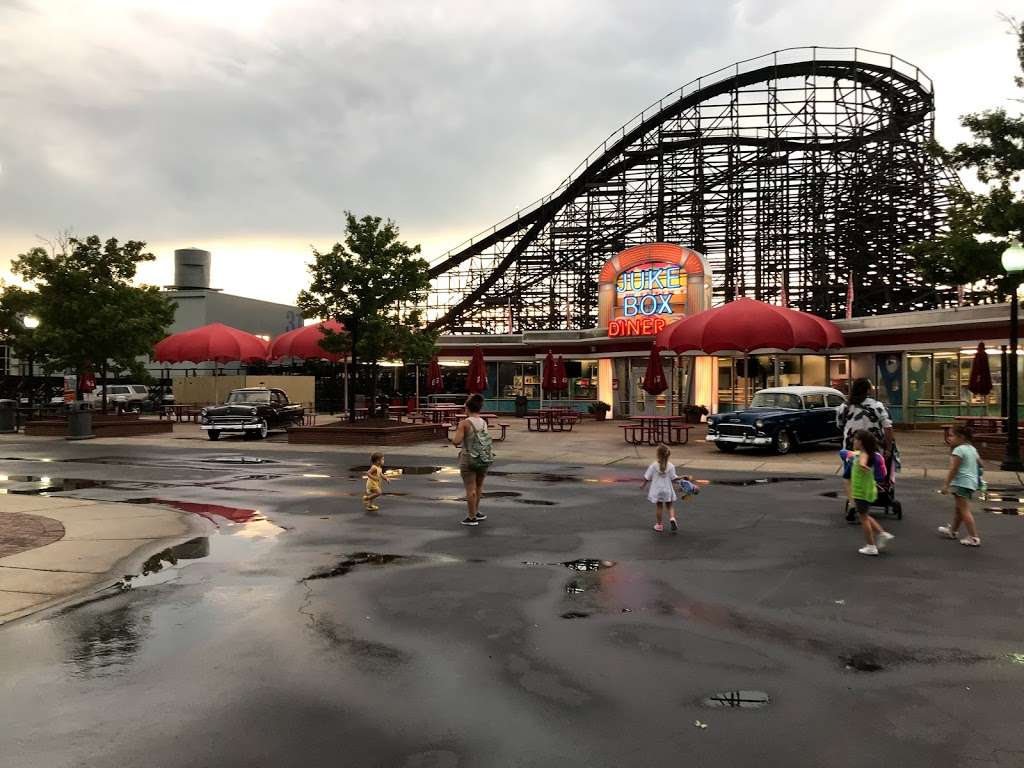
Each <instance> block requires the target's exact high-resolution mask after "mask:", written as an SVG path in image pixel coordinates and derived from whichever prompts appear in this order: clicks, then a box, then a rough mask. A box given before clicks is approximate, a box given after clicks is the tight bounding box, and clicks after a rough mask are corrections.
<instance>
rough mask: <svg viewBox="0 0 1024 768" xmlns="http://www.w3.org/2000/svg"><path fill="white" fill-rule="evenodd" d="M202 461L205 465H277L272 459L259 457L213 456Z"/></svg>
mask: <svg viewBox="0 0 1024 768" xmlns="http://www.w3.org/2000/svg"><path fill="white" fill-rule="evenodd" d="M202 461H203V462H204V463H206V464H277V462H276V461H274V460H273V459H263V458H260V457H259V456H214V457H212V458H209V459H203V460H202Z"/></svg>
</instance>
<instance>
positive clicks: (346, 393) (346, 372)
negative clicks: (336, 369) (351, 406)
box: [343, 357, 348, 411]
mask: <svg viewBox="0 0 1024 768" xmlns="http://www.w3.org/2000/svg"><path fill="white" fill-rule="evenodd" d="M343 410H344V411H347V410H348V358H347V357H346V358H345V408H344V409H343Z"/></svg>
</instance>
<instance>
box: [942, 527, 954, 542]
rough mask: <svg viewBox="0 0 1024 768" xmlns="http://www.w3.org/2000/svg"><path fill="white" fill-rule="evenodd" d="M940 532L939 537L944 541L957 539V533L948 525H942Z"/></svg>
mask: <svg viewBox="0 0 1024 768" xmlns="http://www.w3.org/2000/svg"><path fill="white" fill-rule="evenodd" d="M938 530H939V536H941V537H942V538H944V539H955V538H956V531H954V530H953V529H952V528H950V527H949V526H948V525H940V526H939V528H938Z"/></svg>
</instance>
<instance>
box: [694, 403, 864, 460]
mask: <svg viewBox="0 0 1024 768" xmlns="http://www.w3.org/2000/svg"><path fill="white" fill-rule="evenodd" d="M844 402H846V398H844V397H843V393H842V392H840V391H839V390H836V389H831V388H829V387H774V388H771V389H762V390H761V391H759V392H758V393H757V394H755V395H754V399H753V400H752V401H751V403H750V408H747V409H745V410H742V411H735V412H734V413H716V414H713V415H711V416H708V436H707V441H708V442H709V443H714V444H715V446H716V447H717V448H718V450H720V451H724V452H725V453H728V452H730V451H734V450H736V449H737V448H738V447H740V446H742V445H754V446H762V447H769V446H770V447H771V448H772V449H773V450H774V451H775V452H776V453H779V454H786V453H789V452H790V451H792V450H793V448H794V447H795V446H797V445H806V444H809V443H824V442H839V441H840V440H841V439H842V434H841V433H840V431H839V427H838V426H837V425H836V410H837V409H838V408H839V406H841V405H842V404H843V403H844Z"/></svg>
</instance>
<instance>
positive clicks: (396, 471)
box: [348, 465, 455, 477]
mask: <svg viewBox="0 0 1024 768" xmlns="http://www.w3.org/2000/svg"><path fill="white" fill-rule="evenodd" d="M369 469H370V467H369V465H364V466H361V467H349V470H348V471H349V472H366V471H368V470H369ZM443 469H445V468H444V467H405V466H403V467H388V466H386V467H384V474H385V475H387V476H388V477H398V476H399V475H433V474H436V473H437V472H440V471H442V470H443ZM452 471H455V470H454V468H452Z"/></svg>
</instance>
